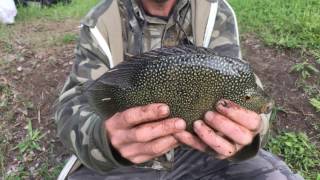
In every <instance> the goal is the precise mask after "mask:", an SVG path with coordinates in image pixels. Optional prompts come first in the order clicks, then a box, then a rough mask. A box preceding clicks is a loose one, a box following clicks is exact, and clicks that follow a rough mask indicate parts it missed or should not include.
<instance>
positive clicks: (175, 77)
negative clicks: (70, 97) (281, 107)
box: [86, 46, 271, 131]
mask: <svg viewBox="0 0 320 180" xmlns="http://www.w3.org/2000/svg"><path fill="white" fill-rule="evenodd" d="M86 93H87V95H88V98H89V103H90V104H91V106H92V107H94V109H95V110H96V111H97V112H98V113H99V114H100V115H101V116H102V117H103V118H105V117H107V116H111V115H113V114H114V113H116V112H119V111H123V110H125V109H128V108H130V107H135V106H140V105H146V104H150V103H166V104H168V105H169V107H170V116H171V117H179V118H182V119H184V120H185V121H186V122H187V129H188V130H189V131H192V124H193V122H194V121H195V120H198V119H202V118H203V115H204V113H205V112H207V111H209V110H214V107H215V104H216V103H217V102H218V101H219V100H220V99H222V98H223V99H229V100H231V101H234V102H235V103H238V104H239V105H241V106H244V107H246V108H248V109H250V110H253V111H255V112H257V113H261V112H262V110H263V109H266V106H268V105H269V104H270V102H271V99H270V98H269V97H268V96H267V95H266V94H265V93H264V92H263V91H262V89H260V88H259V87H258V86H257V84H256V82H255V77H254V74H253V71H252V69H251V67H250V66H249V64H248V63H247V62H245V61H243V60H239V59H234V58H229V57H222V56H219V55H217V54H216V53H214V52H213V51H212V50H210V49H206V48H200V47H193V46H187V47H186V46H183V47H174V48H160V49H157V50H153V51H151V52H147V53H144V54H141V55H138V56H135V57H132V58H131V59H129V60H127V61H125V62H123V63H121V64H119V65H117V66H116V67H114V68H113V69H111V70H110V72H107V73H105V74H104V75H102V76H101V77H100V78H99V79H98V80H96V81H95V82H93V83H92V84H91V85H89V87H88V88H86ZM105 99H107V101H102V100H105Z"/></svg>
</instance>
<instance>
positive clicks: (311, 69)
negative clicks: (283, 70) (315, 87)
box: [290, 60, 320, 79]
mask: <svg viewBox="0 0 320 180" xmlns="http://www.w3.org/2000/svg"><path fill="white" fill-rule="evenodd" d="M290 72H297V73H300V75H301V77H302V78H303V79H307V78H309V77H311V75H312V74H318V73H319V72H320V71H319V70H318V69H317V68H316V67H315V66H314V65H312V64H310V63H309V62H308V60H305V61H304V62H302V63H297V64H295V65H293V66H292V67H291V69H290Z"/></svg>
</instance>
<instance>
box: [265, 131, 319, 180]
mask: <svg viewBox="0 0 320 180" xmlns="http://www.w3.org/2000/svg"><path fill="white" fill-rule="evenodd" d="M267 149H268V150H270V151H271V152H273V153H274V154H277V155H279V156H280V157H282V158H284V160H285V161H286V163H287V164H288V165H289V167H291V168H292V169H294V170H296V171H298V172H299V173H301V174H302V175H304V176H305V178H306V179H314V178H315V177H316V176H317V171H316V170H317V168H319V167H318V166H319V164H320V152H319V150H318V149H317V147H316V146H315V145H313V144H312V143H311V142H310V140H309V138H308V137H307V136H306V135H305V134H303V133H281V134H280V135H278V136H276V137H275V138H271V140H270V141H269V142H268V144H267ZM297 162H299V163H297Z"/></svg>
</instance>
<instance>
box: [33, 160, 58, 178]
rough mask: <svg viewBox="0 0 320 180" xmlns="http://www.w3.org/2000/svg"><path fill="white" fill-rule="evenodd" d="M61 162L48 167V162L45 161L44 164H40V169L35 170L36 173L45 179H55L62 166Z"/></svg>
mask: <svg viewBox="0 0 320 180" xmlns="http://www.w3.org/2000/svg"><path fill="white" fill-rule="evenodd" d="M63 166H64V165H63V164H59V165H57V166H54V167H52V168H49V166H48V164H47V163H45V164H44V165H41V167H40V169H38V170H37V173H38V174H39V175H40V176H41V177H43V179H46V180H50V179H52V180H53V179H56V178H57V177H58V176H59V174H60V172H61V170H62V168H63Z"/></svg>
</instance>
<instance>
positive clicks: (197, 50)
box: [126, 45, 217, 61]
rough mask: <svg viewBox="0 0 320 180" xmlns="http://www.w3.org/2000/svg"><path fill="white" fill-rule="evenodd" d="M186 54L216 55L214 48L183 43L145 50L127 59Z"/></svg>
mask: <svg viewBox="0 0 320 180" xmlns="http://www.w3.org/2000/svg"><path fill="white" fill-rule="evenodd" d="M185 54H209V55H216V54H217V53H215V52H214V51H213V50H212V49H209V48H204V47H196V46H194V45H183V46H176V47H162V48H158V49H154V50H151V51H149V52H145V53H143V54H141V55H138V56H133V57H129V58H128V59H126V60H149V61H150V60H154V59H159V58H161V57H167V56H179V55H185Z"/></svg>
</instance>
